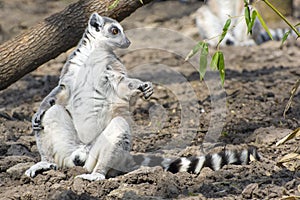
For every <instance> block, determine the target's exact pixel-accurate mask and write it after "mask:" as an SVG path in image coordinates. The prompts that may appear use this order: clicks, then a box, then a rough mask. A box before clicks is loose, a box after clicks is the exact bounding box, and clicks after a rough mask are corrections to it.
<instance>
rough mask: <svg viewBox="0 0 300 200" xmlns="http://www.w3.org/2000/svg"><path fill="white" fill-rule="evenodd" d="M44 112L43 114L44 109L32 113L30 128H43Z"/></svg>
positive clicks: (36, 129) (35, 129)
mask: <svg viewBox="0 0 300 200" xmlns="http://www.w3.org/2000/svg"><path fill="white" fill-rule="evenodd" d="M44 114H45V111H44V110H42V111H39V112H37V113H35V114H34V116H33V118H32V128H33V130H34V131H40V130H43V129H44V127H43V126H42V118H43V116H44Z"/></svg>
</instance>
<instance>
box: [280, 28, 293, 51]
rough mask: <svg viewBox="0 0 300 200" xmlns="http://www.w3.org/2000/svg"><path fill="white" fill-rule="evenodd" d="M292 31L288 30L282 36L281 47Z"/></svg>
mask: <svg viewBox="0 0 300 200" xmlns="http://www.w3.org/2000/svg"><path fill="white" fill-rule="evenodd" d="M290 33H291V31H290V30H289V31H288V32H286V33H285V34H284V35H283V37H282V40H281V45H280V48H281V47H282V46H283V43H284V42H285V41H286V39H287V38H288V36H289V35H290Z"/></svg>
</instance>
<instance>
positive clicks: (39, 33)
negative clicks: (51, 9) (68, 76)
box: [0, 0, 152, 90]
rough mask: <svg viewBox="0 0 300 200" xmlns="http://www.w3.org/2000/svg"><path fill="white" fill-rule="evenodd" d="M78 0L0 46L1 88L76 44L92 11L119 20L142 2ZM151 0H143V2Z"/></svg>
mask: <svg viewBox="0 0 300 200" xmlns="http://www.w3.org/2000/svg"><path fill="white" fill-rule="evenodd" d="M114 1H115V0H79V1H78V2H76V3H74V4H71V5H70V6H68V7H66V8H65V9H64V10H63V11H61V12H59V13H56V14H54V15H51V16H50V17H48V18H46V19H45V20H43V21H42V22H40V23H39V24H37V25H36V26H35V27H33V28H31V29H29V30H28V31H26V32H24V33H22V34H20V35H18V36H17V37H15V38H13V39H11V40H9V41H7V42H5V43H4V44H2V45H1V46H0V90H2V89H5V88H7V87H8V86H9V85H11V84H12V83H14V82H16V81H17V80H19V79H20V78H21V77H23V76H24V75H25V74H27V73H29V72H31V71H33V70H35V69H36V68H37V67H38V66H40V65H42V64H43V63H45V62H47V61H49V60H50V59H53V58H55V57H57V56H58V55H59V54H60V53H62V52H65V51H67V50H68V49H70V48H71V47H73V46H75V45H76V44H77V43H78V41H79V40H80V38H81V37H82V34H83V32H84V30H85V28H86V26H87V21H88V18H89V16H90V15H91V14H92V13H93V12H98V13H99V14H100V15H104V16H108V17H111V18H114V19H116V20H118V21H121V20H123V19H124V18H125V17H127V16H129V15H130V14H131V13H133V12H134V11H135V10H136V9H137V8H139V7H141V6H142V5H143V4H141V2H140V1H139V0H120V2H119V4H118V5H117V7H115V8H113V9H108V7H109V6H110V5H112V3H113V2H114ZM151 1H152V0H143V3H144V4H147V3H149V2H151Z"/></svg>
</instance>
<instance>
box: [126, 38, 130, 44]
mask: <svg viewBox="0 0 300 200" xmlns="http://www.w3.org/2000/svg"><path fill="white" fill-rule="evenodd" d="M125 42H126V44H127V45H128V46H129V45H130V44H131V42H130V41H129V40H128V38H126V39H125Z"/></svg>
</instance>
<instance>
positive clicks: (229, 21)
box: [217, 19, 231, 46]
mask: <svg viewBox="0 0 300 200" xmlns="http://www.w3.org/2000/svg"><path fill="white" fill-rule="evenodd" d="M230 24H231V19H227V21H226V23H225V25H224V27H223V32H222V34H221V36H220V38H219V42H218V44H217V46H219V44H220V43H221V42H222V41H223V39H224V37H225V36H226V34H227V31H228V28H229V26H230Z"/></svg>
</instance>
